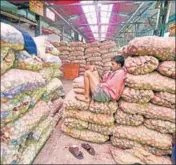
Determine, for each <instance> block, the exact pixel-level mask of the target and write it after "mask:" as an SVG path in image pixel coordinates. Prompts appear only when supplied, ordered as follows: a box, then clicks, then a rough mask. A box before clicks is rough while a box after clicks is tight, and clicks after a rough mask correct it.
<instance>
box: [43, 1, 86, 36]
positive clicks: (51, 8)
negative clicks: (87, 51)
mask: <svg viewBox="0 0 176 165" xmlns="http://www.w3.org/2000/svg"><path fill="white" fill-rule="evenodd" d="M45 5H46V6H47V7H48V8H49V9H50V10H51V11H53V12H54V13H55V14H56V15H57V16H58V17H60V18H61V19H62V20H63V21H64V22H65V23H66V24H67V25H69V26H70V28H71V29H72V30H74V31H75V32H77V33H78V34H80V35H83V34H82V33H81V32H80V31H79V30H77V29H76V28H75V27H73V26H72V24H70V23H69V21H68V20H66V19H65V18H64V17H63V16H62V15H61V14H59V13H58V12H57V11H56V10H55V9H53V7H49V4H48V3H47V2H45ZM83 36H84V35H83ZM84 37H85V38H86V36H84Z"/></svg>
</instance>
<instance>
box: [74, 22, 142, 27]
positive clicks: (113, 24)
mask: <svg viewBox="0 0 176 165" xmlns="http://www.w3.org/2000/svg"><path fill="white" fill-rule="evenodd" d="M118 23H119V22H117V23H109V24H105V23H102V24H99V25H101V26H105V25H108V26H117V25H118ZM121 24H122V25H123V24H125V22H124V23H121ZM129 24H144V22H135V23H133V22H131V23H129ZM77 26H79V27H80V26H97V24H79V25H77Z"/></svg>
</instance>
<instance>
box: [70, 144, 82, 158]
mask: <svg viewBox="0 0 176 165" xmlns="http://www.w3.org/2000/svg"><path fill="white" fill-rule="evenodd" d="M69 151H70V152H71V153H72V154H73V156H74V157H75V158H77V159H83V153H82V152H81V151H79V148H78V147H69Z"/></svg>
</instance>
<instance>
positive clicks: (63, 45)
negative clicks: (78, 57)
mask: <svg viewBox="0 0 176 165" xmlns="http://www.w3.org/2000/svg"><path fill="white" fill-rule="evenodd" d="M56 46H57V49H58V50H59V51H60V59H61V60H62V63H63V64H67V63H70V62H71V60H70V58H69V54H70V44H69V43H68V42H66V41H61V42H60V43H58V44H57V45H56Z"/></svg>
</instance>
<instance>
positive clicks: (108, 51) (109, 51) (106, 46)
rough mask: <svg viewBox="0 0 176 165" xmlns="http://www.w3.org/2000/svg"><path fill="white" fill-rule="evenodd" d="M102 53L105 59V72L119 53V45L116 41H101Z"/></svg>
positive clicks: (103, 59)
mask: <svg viewBox="0 0 176 165" xmlns="http://www.w3.org/2000/svg"><path fill="white" fill-rule="evenodd" d="M99 48H100V53H101V57H102V61H103V74H105V73H106V72H107V71H109V70H110V68H111V59H112V57H114V56H116V55H117V47H116V43H115V42H114V41H105V42H102V43H100V46H99Z"/></svg>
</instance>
